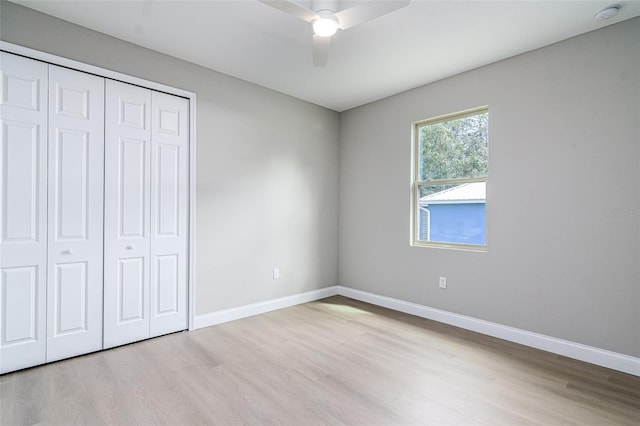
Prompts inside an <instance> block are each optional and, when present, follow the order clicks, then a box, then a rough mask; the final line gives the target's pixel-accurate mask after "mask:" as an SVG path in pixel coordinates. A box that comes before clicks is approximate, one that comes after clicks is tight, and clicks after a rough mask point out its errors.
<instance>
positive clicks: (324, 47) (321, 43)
mask: <svg viewBox="0 0 640 426" xmlns="http://www.w3.org/2000/svg"><path fill="white" fill-rule="evenodd" d="M330 44H331V37H320V36H317V35H315V34H314V35H313V66H315V67H324V66H326V65H327V59H328V58H329V45H330Z"/></svg>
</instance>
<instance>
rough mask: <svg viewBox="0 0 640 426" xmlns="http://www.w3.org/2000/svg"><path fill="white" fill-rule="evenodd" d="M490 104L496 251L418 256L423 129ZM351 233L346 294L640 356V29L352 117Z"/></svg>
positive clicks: (347, 131) (613, 30)
mask: <svg viewBox="0 0 640 426" xmlns="http://www.w3.org/2000/svg"><path fill="white" fill-rule="evenodd" d="M487 104H488V105H489V108H490V110H489V111H490V112H489V115H490V124H489V126H490V142H489V145H490V160H489V161H490V170H489V181H488V183H487V202H488V204H487V208H488V221H489V230H488V244H489V249H488V252H486V253H477V252H468V251H456V250H446V249H436V248H420V247H410V246H409V238H410V235H409V210H410V180H411V175H410V158H411V152H410V146H411V123H412V121H418V120H422V119H426V118H430V117H434V116H438V115H441V114H445V113H450V112H455V111H460V110H464V109H467V108H472V107H477V106H481V105H487ZM610 213H613V214H614V215H613V216H611V215H610ZM618 214H620V216H618ZM339 235H340V237H339V240H340V243H339V247H340V257H339V259H340V264H339V274H338V277H339V283H340V284H341V285H344V286H349V287H353V288H356V289H361V290H365V291H370V292H373V293H377V294H381V295H386V296H390V297H395V298H398V299H402V300H407V301H411V302H415V303H419V304H424V305H428V306H431V307H435V308H440V309H444V310H446V311H450V312H456V313H460V314H464V315H469V316H472V317H475V318H480V319H485V320H488V321H493V322H496V323H500V324H504V325H509V326H513V327H517V328H520V329H524V330H529V331H533V332H538V333H542V334H545V335H549V336H554V337H557V338H561V339H566V340H570V341H574V342H579V343H583V344H586V345H591V346H595V347H599V348H604V349H608V350H612V351H615V352H619V353H624V354H628V355H632V356H640V332H639V328H640V247H639V246H640V18H636V19H634V20H630V21H627V22H623V23H620V24H618V25H614V26H610V27H607V28H605V29H601V30H599V31H596V32H592V33H589V34H586V35H582V36H579V37H576V38H573V39H570V40H567V41H564V42H561V43H558V44H555V45H552V46H549V47H545V48H542V49H539V50H537V51H533V52H530V53H526V54H523V55H520V56H517V57H514V58H511V59H508V60H505V61H502V62H499V63H495V64H492V65H489V66H486V67H482V68H479V69H476V70H473V71H470V72H467V73H464V74H460V75H458V76H455V77H453V78H448V79H446V80H442V81H440V82H437V83H434V84H430V85H427V86H424V87H421V88H418V89H414V90H411V91H408V92H405V93H402V94H399V95H396V96H393V97H391V98H387V99H384V100H382V101H379V102H375V103H372V104H368V105H365V106H362V107H359V108H356V109H353V110H350V111H347V112H344V113H342V114H341V117H340V233H339ZM439 275H444V276H447V278H448V280H447V284H448V288H447V289H446V290H442V289H439V288H438V276H439Z"/></svg>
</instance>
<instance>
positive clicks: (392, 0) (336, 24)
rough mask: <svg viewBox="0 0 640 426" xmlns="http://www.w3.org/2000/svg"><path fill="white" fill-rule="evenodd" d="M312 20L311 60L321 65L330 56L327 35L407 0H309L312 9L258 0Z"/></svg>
mask: <svg viewBox="0 0 640 426" xmlns="http://www.w3.org/2000/svg"><path fill="white" fill-rule="evenodd" d="M258 1H260V2H261V3H264V4H266V5H269V6H271V7H273V8H276V9H278V10H280V11H282V12H285V13H287V14H289V15H291V16H294V17H296V18H298V19H302V20H303V21H305V22H308V23H309V24H311V28H312V29H313V64H314V65H315V66H316V67H324V66H325V65H326V64H327V58H328V56H329V45H330V43H329V42H330V37H331V36H332V35H334V34H335V33H336V32H337V31H338V30H347V29H349V28H351V27H355V26H356V25H360V24H362V23H365V22H367V21H371V20H373V19H375V18H378V17H380V16H383V15H386V14H388V13H391V12H393V11H395V10H398V9H400V8H403V7H405V6H407V5H408V4H409V3H411V1H410V0H375V1H364V2H361V3H359V4H357V5H355V6H352V7H348V8H346V9H342V10H338V6H339V1H336V0H312V1H311V9H307V8H306V7H302V6H300V5H299V4H298V3H294V2H293V1H289V0H258Z"/></svg>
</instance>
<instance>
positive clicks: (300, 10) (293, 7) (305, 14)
mask: <svg viewBox="0 0 640 426" xmlns="http://www.w3.org/2000/svg"><path fill="white" fill-rule="evenodd" d="M258 1H259V2H260V3H264V4H266V5H269V6H271V7H275V8H276V9H278V10H281V11H283V12H285V13H288V14H289V15H293V16H295V17H296V18H299V19H302V20H303V21H306V22H311V21H313V20H314V19H316V18H317V17H318V16H317V15H316V14H315V12H314V11H313V10H309V9H307V8H305V7H302V6H300V5H299V4H296V3H293V2H290V1H286V0H258Z"/></svg>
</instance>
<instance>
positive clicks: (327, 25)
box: [312, 10, 340, 37]
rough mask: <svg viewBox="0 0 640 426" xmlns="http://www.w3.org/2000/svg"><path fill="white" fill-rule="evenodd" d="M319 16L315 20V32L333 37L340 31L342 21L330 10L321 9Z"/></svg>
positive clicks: (321, 35) (313, 24) (318, 34)
mask: <svg viewBox="0 0 640 426" xmlns="http://www.w3.org/2000/svg"><path fill="white" fill-rule="evenodd" d="M317 15H318V17H317V18H316V19H314V20H313V23H312V26H313V33H314V34H315V35H317V36H320V37H331V36H332V35H334V34H335V33H336V31H338V28H339V27H340V22H339V21H338V18H336V15H335V14H334V13H333V12H331V11H330V10H320V11H318V12H317Z"/></svg>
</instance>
